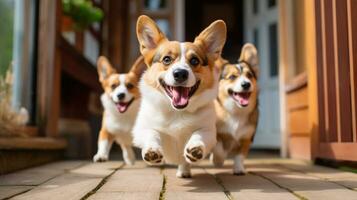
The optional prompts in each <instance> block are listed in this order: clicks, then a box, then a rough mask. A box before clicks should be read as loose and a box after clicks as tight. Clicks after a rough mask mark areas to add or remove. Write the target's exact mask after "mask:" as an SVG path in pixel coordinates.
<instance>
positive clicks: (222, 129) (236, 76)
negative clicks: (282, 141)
mask: <svg viewBox="0 0 357 200" xmlns="http://www.w3.org/2000/svg"><path fill="white" fill-rule="evenodd" d="M216 64H217V65H218V66H219V67H220V68H221V79H220V82H219V92H218V98H217V100H216V101H215V108H216V113H217V132H218V135H217V145H216V147H215V148H214V150H213V154H212V157H211V159H212V161H213V163H214V164H215V165H216V166H222V165H223V162H224V159H225V158H226V157H227V156H228V154H233V155H234V167H233V173H234V174H236V175H242V174H244V173H245V169H244V165H243V161H244V158H245V157H246V156H247V154H248V151H249V148H250V144H251V141H252V139H253V137H254V134H255V131H256V128H257V123H258V115H259V111H258V84H257V76H258V74H257V73H258V70H257V68H258V54H257V50H256V48H255V47H254V45H252V44H246V45H244V47H243V49H242V53H241V56H240V58H239V60H238V63H237V64H230V63H228V62H226V61H224V60H222V59H219V60H218V61H216Z"/></svg>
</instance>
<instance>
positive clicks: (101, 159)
mask: <svg viewBox="0 0 357 200" xmlns="http://www.w3.org/2000/svg"><path fill="white" fill-rule="evenodd" d="M106 161H108V155H103V154H99V153H97V154H95V156H93V162H106Z"/></svg>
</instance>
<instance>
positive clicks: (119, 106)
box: [115, 97, 134, 113]
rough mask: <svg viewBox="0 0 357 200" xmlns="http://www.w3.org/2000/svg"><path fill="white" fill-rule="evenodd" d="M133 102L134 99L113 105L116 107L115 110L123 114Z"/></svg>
mask: <svg viewBox="0 0 357 200" xmlns="http://www.w3.org/2000/svg"><path fill="white" fill-rule="evenodd" d="M133 101H134V97H133V98H132V99H131V100H130V101H128V102H118V103H115V106H116V107H117V109H118V111H119V112H120V113H124V112H125V111H127V110H128V108H129V106H130V104H131V103H133Z"/></svg>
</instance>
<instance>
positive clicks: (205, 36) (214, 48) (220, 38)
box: [194, 20, 227, 60]
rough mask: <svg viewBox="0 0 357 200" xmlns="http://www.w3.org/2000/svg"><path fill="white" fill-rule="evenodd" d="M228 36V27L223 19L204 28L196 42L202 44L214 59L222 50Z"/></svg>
mask: <svg viewBox="0 0 357 200" xmlns="http://www.w3.org/2000/svg"><path fill="white" fill-rule="evenodd" d="M226 37H227V27H226V24H225V23H224V21H223V20H217V21H215V22H213V23H212V24H211V25H209V26H208V27H207V28H206V29H205V30H203V31H202V32H201V33H200V34H199V35H198V36H197V37H196V38H195V41H194V43H195V44H196V45H199V46H201V47H202V48H203V49H204V50H205V51H206V52H207V53H208V54H209V55H210V56H212V58H213V59H214V60H216V59H217V58H218V57H219V56H220V55H221V52H222V49H223V46H224V43H225V42H226Z"/></svg>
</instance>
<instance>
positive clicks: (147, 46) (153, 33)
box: [136, 15, 167, 54]
mask: <svg viewBox="0 0 357 200" xmlns="http://www.w3.org/2000/svg"><path fill="white" fill-rule="evenodd" d="M136 35H137V37H138V40H139V43H140V52H141V53H142V54H145V53H146V52H147V51H149V50H152V49H155V48H156V47H157V46H158V45H159V44H160V42H162V41H164V40H167V39H166V36H165V35H164V34H163V33H162V32H161V30H160V29H159V27H158V26H157V25H156V23H155V22H154V21H153V20H152V19H151V18H150V17H148V16H146V15H141V16H140V17H139V18H138V21H137V23H136Z"/></svg>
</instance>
